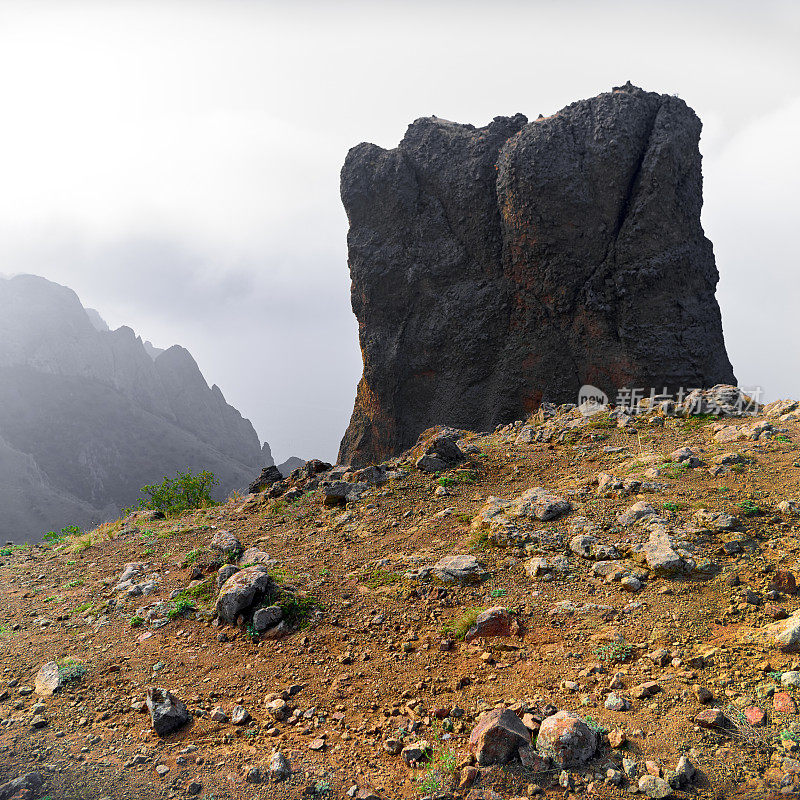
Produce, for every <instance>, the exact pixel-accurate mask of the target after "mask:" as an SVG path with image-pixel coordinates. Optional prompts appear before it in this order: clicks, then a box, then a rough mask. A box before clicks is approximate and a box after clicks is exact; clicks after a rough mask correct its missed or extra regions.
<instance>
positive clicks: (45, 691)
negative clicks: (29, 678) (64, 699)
mask: <svg viewBox="0 0 800 800" xmlns="http://www.w3.org/2000/svg"><path fill="white" fill-rule="evenodd" d="M63 685H64V684H63V681H62V679H61V672H60V670H59V668H58V664H56V662H55V661H48V662H47V664H43V665H42V666H41V667H40V668H39V671H38V672H37V673H36V679H35V681H34V690H35V692H36V694H38V695H39V696H40V697H49V696H50V695H52V694H54V693H55V692H58V691H59V690H60V689H61V687H62V686H63Z"/></svg>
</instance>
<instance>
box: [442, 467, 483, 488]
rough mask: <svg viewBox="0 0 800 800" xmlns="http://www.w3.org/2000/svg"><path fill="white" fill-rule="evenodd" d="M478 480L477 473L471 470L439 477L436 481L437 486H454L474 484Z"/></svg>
mask: <svg viewBox="0 0 800 800" xmlns="http://www.w3.org/2000/svg"><path fill="white" fill-rule="evenodd" d="M477 480H478V473H477V472H474V471H472V470H459V471H457V472H452V473H450V475H441V476H440V477H438V478H437V479H436V483H438V484H439V486H454V485H455V484H457V483H475V481H477Z"/></svg>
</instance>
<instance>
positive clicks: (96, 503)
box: [0, 275, 272, 542]
mask: <svg viewBox="0 0 800 800" xmlns="http://www.w3.org/2000/svg"><path fill="white" fill-rule="evenodd" d="M148 344H149V343H148ZM265 457H266V458H268V459H269V461H268V462H266V461H265ZM265 463H272V460H271V457H270V456H269V448H268V447H266V448H265V450H264V451H263V452H262V446H261V444H260V443H259V440H258V437H257V436H256V432H255V431H254V430H253V426H252V425H251V424H250V422H249V421H248V420H246V419H243V418H242V416H241V414H240V413H239V412H238V411H237V410H236V409H235V408H232V407H231V406H229V405H228V404H227V403H226V402H225V398H224V397H223V395H222V392H221V391H220V389H219V387H217V386H212V387H211V388H209V387H208V384H206V382H205V380H204V378H203V376H202V374H201V373H200V370H199V369H198V367H197V364H196V363H195V361H194V359H193V358H192V356H191V355H190V354H189V353H188V352H187V351H186V350H185V349H184V348H182V347H178V346H174V347H170V348H169V349H168V350H166V351H160V350H157V349H156V348H153V347H152V346H150V348H149V349H145V346H144V345H143V343H142V340H141V339H140V338H138V337H137V336H136V335H135V334H134V332H133V331H132V330H131V329H130V328H126V327H122V328H119V329H118V330H116V331H109V330H108V329H107V326H105V323H103V322H102V319H101V318H100V317H99V315H98V314H97V312H93V313H92V314H91V315H90V314H89V313H87V310H86V309H84V308H83V306H82V305H81V303H80V301H79V300H78V298H77V296H76V295H75V293H74V292H72V291H71V290H70V289H67V288H66V287H64V286H59V285H58V284H55V283H51V282H50V281H47V280H45V279H43V278H39V277H35V276H32V275H21V276H17V277H15V278H11V279H0V507H1V508H2V509H3V513H2V515H0V539H2V540H3V541H5V540H12V541H15V542H21V541H25V540H27V539H31V540H37V539H39V538H40V537H41V536H42V534H43V533H45V532H46V531H48V530H52V529H55V530H58V529H60V528H61V527H63V526H65V525H70V524H77V525H80V526H82V527H85V526H87V525H94V524H97V523H98V522H101V521H103V520H105V519H113V518H115V517H116V516H118V514H119V510H120V508H122V507H124V506H126V505H130V504H132V503H133V501H134V500H135V498H136V497H137V495H138V492H139V488H140V487H141V486H143V485H144V484H147V483H153V482H156V481H160V480H161V478H162V477H163V476H164V475H174V473H175V471H176V470H185V469H186V468H191V469H193V470H200V469H209V470H211V471H212V472H214V473H215V474H216V475H217V476H218V477H219V478H220V481H221V485H220V487H219V489H218V491H219V495H220V496H221V497H225V496H227V494H228V493H229V492H231V491H232V490H234V489H239V488H243V487H245V486H247V484H248V483H249V482H250V481H251V480H252V478H253V477H254V475H255V474H257V473H258V471H259V470H260V468H261V467H262V466H264V464H265Z"/></svg>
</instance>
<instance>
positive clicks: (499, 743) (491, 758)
mask: <svg viewBox="0 0 800 800" xmlns="http://www.w3.org/2000/svg"><path fill="white" fill-rule="evenodd" d="M530 742H531V734H530V731H529V730H528V729H527V728H526V727H525V726H524V725H523V724H522V720H521V719H520V718H519V717H518V716H517V715H516V714H515V713H514V712H513V711H509V710H508V709H505V708H495V709H493V710H492V711H488V712H486V713H485V714H483V715H482V716H481V717H480V719H479V720H478V724H477V725H476V726H475V727H474V728H473V730H472V734H471V735H470V737H469V749H470V752H471V753H472V754H473V755H474V756H475V760H476V761H477V763H478V765H479V766H482V767H487V766H490V765H492V764H505V763H506V762H507V761H509V760H511V759H512V758H513V757H514V756H515V755H516V754H517V751H518V750H519V748H520V747H525V746H526V745H529V744H530Z"/></svg>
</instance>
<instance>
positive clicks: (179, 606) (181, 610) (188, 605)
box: [167, 596, 197, 619]
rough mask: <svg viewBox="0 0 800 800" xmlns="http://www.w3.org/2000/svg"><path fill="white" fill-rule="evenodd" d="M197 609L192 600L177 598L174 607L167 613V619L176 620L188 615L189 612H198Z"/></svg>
mask: <svg viewBox="0 0 800 800" xmlns="http://www.w3.org/2000/svg"><path fill="white" fill-rule="evenodd" d="M196 610H197V609H196V608H195V606H194V603H192V602H191V600H188V599H187V598H185V597H180V596H178V597H176V598H175V603H174V605H173V607H172V608H171V609H170V610H169V611H168V612H167V619H175V618H176V617H180V616H181V615H182V614H186V613H187V612H189V611H196Z"/></svg>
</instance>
